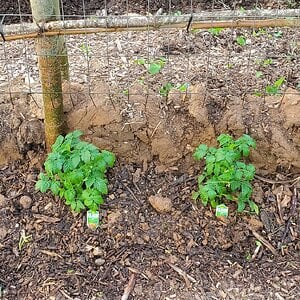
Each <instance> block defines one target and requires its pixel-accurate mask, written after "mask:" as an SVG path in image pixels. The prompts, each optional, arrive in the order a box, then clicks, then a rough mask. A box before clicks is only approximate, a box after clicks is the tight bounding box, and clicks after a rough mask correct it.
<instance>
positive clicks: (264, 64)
mask: <svg viewBox="0 0 300 300" xmlns="http://www.w3.org/2000/svg"><path fill="white" fill-rule="evenodd" d="M272 64H273V59H272V58H267V59H264V60H263V61H262V62H261V65H262V66H264V67H265V66H269V65H272Z"/></svg>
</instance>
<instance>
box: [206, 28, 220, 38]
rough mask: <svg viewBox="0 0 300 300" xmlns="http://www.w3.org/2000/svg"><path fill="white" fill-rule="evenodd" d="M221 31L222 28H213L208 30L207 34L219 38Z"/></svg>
mask: <svg viewBox="0 0 300 300" xmlns="http://www.w3.org/2000/svg"><path fill="white" fill-rule="evenodd" d="M223 30H224V28H222V27H214V28H210V29H208V32H209V33H210V34H211V35H213V36H219V35H220V33H221V32H222V31H223Z"/></svg>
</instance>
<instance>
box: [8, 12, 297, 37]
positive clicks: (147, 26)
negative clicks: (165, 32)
mask: <svg viewBox="0 0 300 300" xmlns="http://www.w3.org/2000/svg"><path fill="white" fill-rule="evenodd" d="M190 19H191V15H181V16H171V15H168V16H165V15H158V16H140V15H129V16H108V17H95V16H91V17H89V18H87V19H85V20H65V21H63V22H62V21H54V22H47V23H46V24H44V26H43V30H44V32H43V33H42V34H43V35H44V36H55V35H75V34H91V33H101V32H120V31H148V30H158V29H185V28H187V24H188V23H189V21H190ZM212 27H223V28H260V27H300V9H287V10H249V11H243V12H240V11H234V12H232V11H216V12H202V13H197V14H194V15H193V17H192V20H191V26H190V29H208V28H212ZM4 34H5V38H6V40H7V41H12V40H18V39H29V38H38V37H39V36H40V35H41V30H40V28H39V27H38V26H37V25H35V24H22V25H7V26H4Z"/></svg>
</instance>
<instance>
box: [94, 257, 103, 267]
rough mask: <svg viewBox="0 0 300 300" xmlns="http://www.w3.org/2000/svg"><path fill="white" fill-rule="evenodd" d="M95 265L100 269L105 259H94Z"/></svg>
mask: <svg viewBox="0 0 300 300" xmlns="http://www.w3.org/2000/svg"><path fill="white" fill-rule="evenodd" d="M95 264H96V265H97V266H99V267H100V266H102V265H104V264H105V259H103V258H97V259H95Z"/></svg>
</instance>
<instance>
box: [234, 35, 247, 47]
mask: <svg viewBox="0 0 300 300" xmlns="http://www.w3.org/2000/svg"><path fill="white" fill-rule="evenodd" d="M236 42H237V43H238V44H239V45H240V46H245V45H246V43H247V41H246V38H245V37H244V36H242V35H240V36H238V37H237V38H236Z"/></svg>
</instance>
